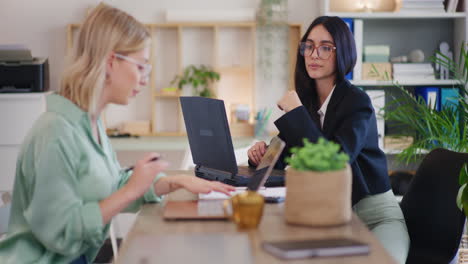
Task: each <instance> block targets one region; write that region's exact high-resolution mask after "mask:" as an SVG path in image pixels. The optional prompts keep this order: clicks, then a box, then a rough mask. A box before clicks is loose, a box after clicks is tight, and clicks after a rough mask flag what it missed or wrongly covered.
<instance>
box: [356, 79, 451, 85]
mask: <svg viewBox="0 0 468 264" xmlns="http://www.w3.org/2000/svg"><path fill="white" fill-rule="evenodd" d="M351 83H352V84H354V85H356V86H396V84H398V85H400V86H425V85H458V81H457V80H435V81H427V80H417V79H415V80H412V81H397V82H393V81H375V80H358V81H353V80H352V81H351Z"/></svg>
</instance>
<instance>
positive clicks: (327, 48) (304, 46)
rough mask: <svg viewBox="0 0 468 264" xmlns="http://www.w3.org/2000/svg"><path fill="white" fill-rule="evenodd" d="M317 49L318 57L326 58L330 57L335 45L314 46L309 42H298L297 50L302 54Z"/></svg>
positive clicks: (309, 53)
mask: <svg viewBox="0 0 468 264" xmlns="http://www.w3.org/2000/svg"><path fill="white" fill-rule="evenodd" d="M315 49H317V55H318V57H319V58H320V59H322V60H326V59H328V58H330V56H331V55H332V53H333V51H334V50H336V47H335V46H331V45H320V46H318V47H316V46H314V45H313V44H311V43H307V42H301V43H299V52H300V53H301V55H302V56H304V57H305V56H310V55H312V53H314V50H315Z"/></svg>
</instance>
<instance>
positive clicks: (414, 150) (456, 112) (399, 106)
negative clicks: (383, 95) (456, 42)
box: [384, 45, 468, 163]
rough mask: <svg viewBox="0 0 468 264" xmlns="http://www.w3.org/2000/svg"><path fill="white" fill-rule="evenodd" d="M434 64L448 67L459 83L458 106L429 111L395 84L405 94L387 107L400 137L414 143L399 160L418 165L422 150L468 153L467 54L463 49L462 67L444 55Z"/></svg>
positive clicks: (436, 58)
mask: <svg viewBox="0 0 468 264" xmlns="http://www.w3.org/2000/svg"><path fill="white" fill-rule="evenodd" d="M432 60H433V61H434V62H435V63H438V64H440V65H442V66H445V67H447V68H448V69H449V70H450V71H451V72H452V74H453V76H454V77H455V78H456V80H458V85H457V86H458V87H462V89H460V90H461V93H459V95H458V96H457V97H456V98H453V99H454V100H456V101H457V102H458V104H447V105H443V106H442V107H441V110H440V111H436V110H433V109H430V108H429V107H427V103H426V102H425V101H424V99H422V98H420V97H419V98H416V97H415V96H413V95H412V94H411V93H410V92H408V91H407V90H406V89H405V88H404V87H403V86H401V85H399V84H398V83H397V82H394V84H395V86H397V87H398V88H399V89H400V90H401V91H402V96H401V97H394V98H393V100H392V101H391V102H390V103H389V104H387V106H386V107H385V114H384V118H385V120H386V121H391V122H393V126H396V127H398V130H399V133H398V135H397V136H412V137H413V139H414V140H413V143H412V144H411V145H410V146H409V147H407V148H405V149H404V150H403V151H402V152H401V153H400V154H399V155H398V159H399V160H400V161H404V162H406V163H409V162H413V161H416V160H417V159H418V157H420V156H419V155H417V154H419V153H420V151H421V150H423V149H424V150H432V149H435V148H439V147H441V148H446V149H449V150H453V151H457V152H467V150H468V137H467V135H468V134H467V133H468V112H467V110H468V108H467V102H466V101H465V94H466V89H467V84H468V75H467V70H468V52H467V50H466V49H465V47H464V45H462V48H461V51H460V57H459V60H458V61H459V63H455V61H453V60H451V59H450V58H448V57H447V56H444V55H443V54H439V56H436V57H433V58H432Z"/></svg>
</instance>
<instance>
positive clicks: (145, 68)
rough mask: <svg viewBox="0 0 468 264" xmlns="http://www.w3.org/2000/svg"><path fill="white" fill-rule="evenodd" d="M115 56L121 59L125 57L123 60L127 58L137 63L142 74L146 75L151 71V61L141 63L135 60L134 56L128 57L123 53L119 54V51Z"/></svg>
mask: <svg viewBox="0 0 468 264" xmlns="http://www.w3.org/2000/svg"><path fill="white" fill-rule="evenodd" d="M115 57H117V58H119V59H123V60H126V61H128V62H131V63H133V64H136V65H137V67H138V70H139V71H140V72H141V74H142V75H143V76H144V77H146V76H148V75H149V74H150V72H151V68H152V66H151V64H149V63H141V62H139V61H137V60H135V59H134V58H131V57H128V56H124V55H122V54H119V53H116V54H115Z"/></svg>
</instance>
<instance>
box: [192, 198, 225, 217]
mask: <svg viewBox="0 0 468 264" xmlns="http://www.w3.org/2000/svg"><path fill="white" fill-rule="evenodd" d="M197 209H198V215H203V216H214V215H224V210H223V201H222V200H198V208H197Z"/></svg>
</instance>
